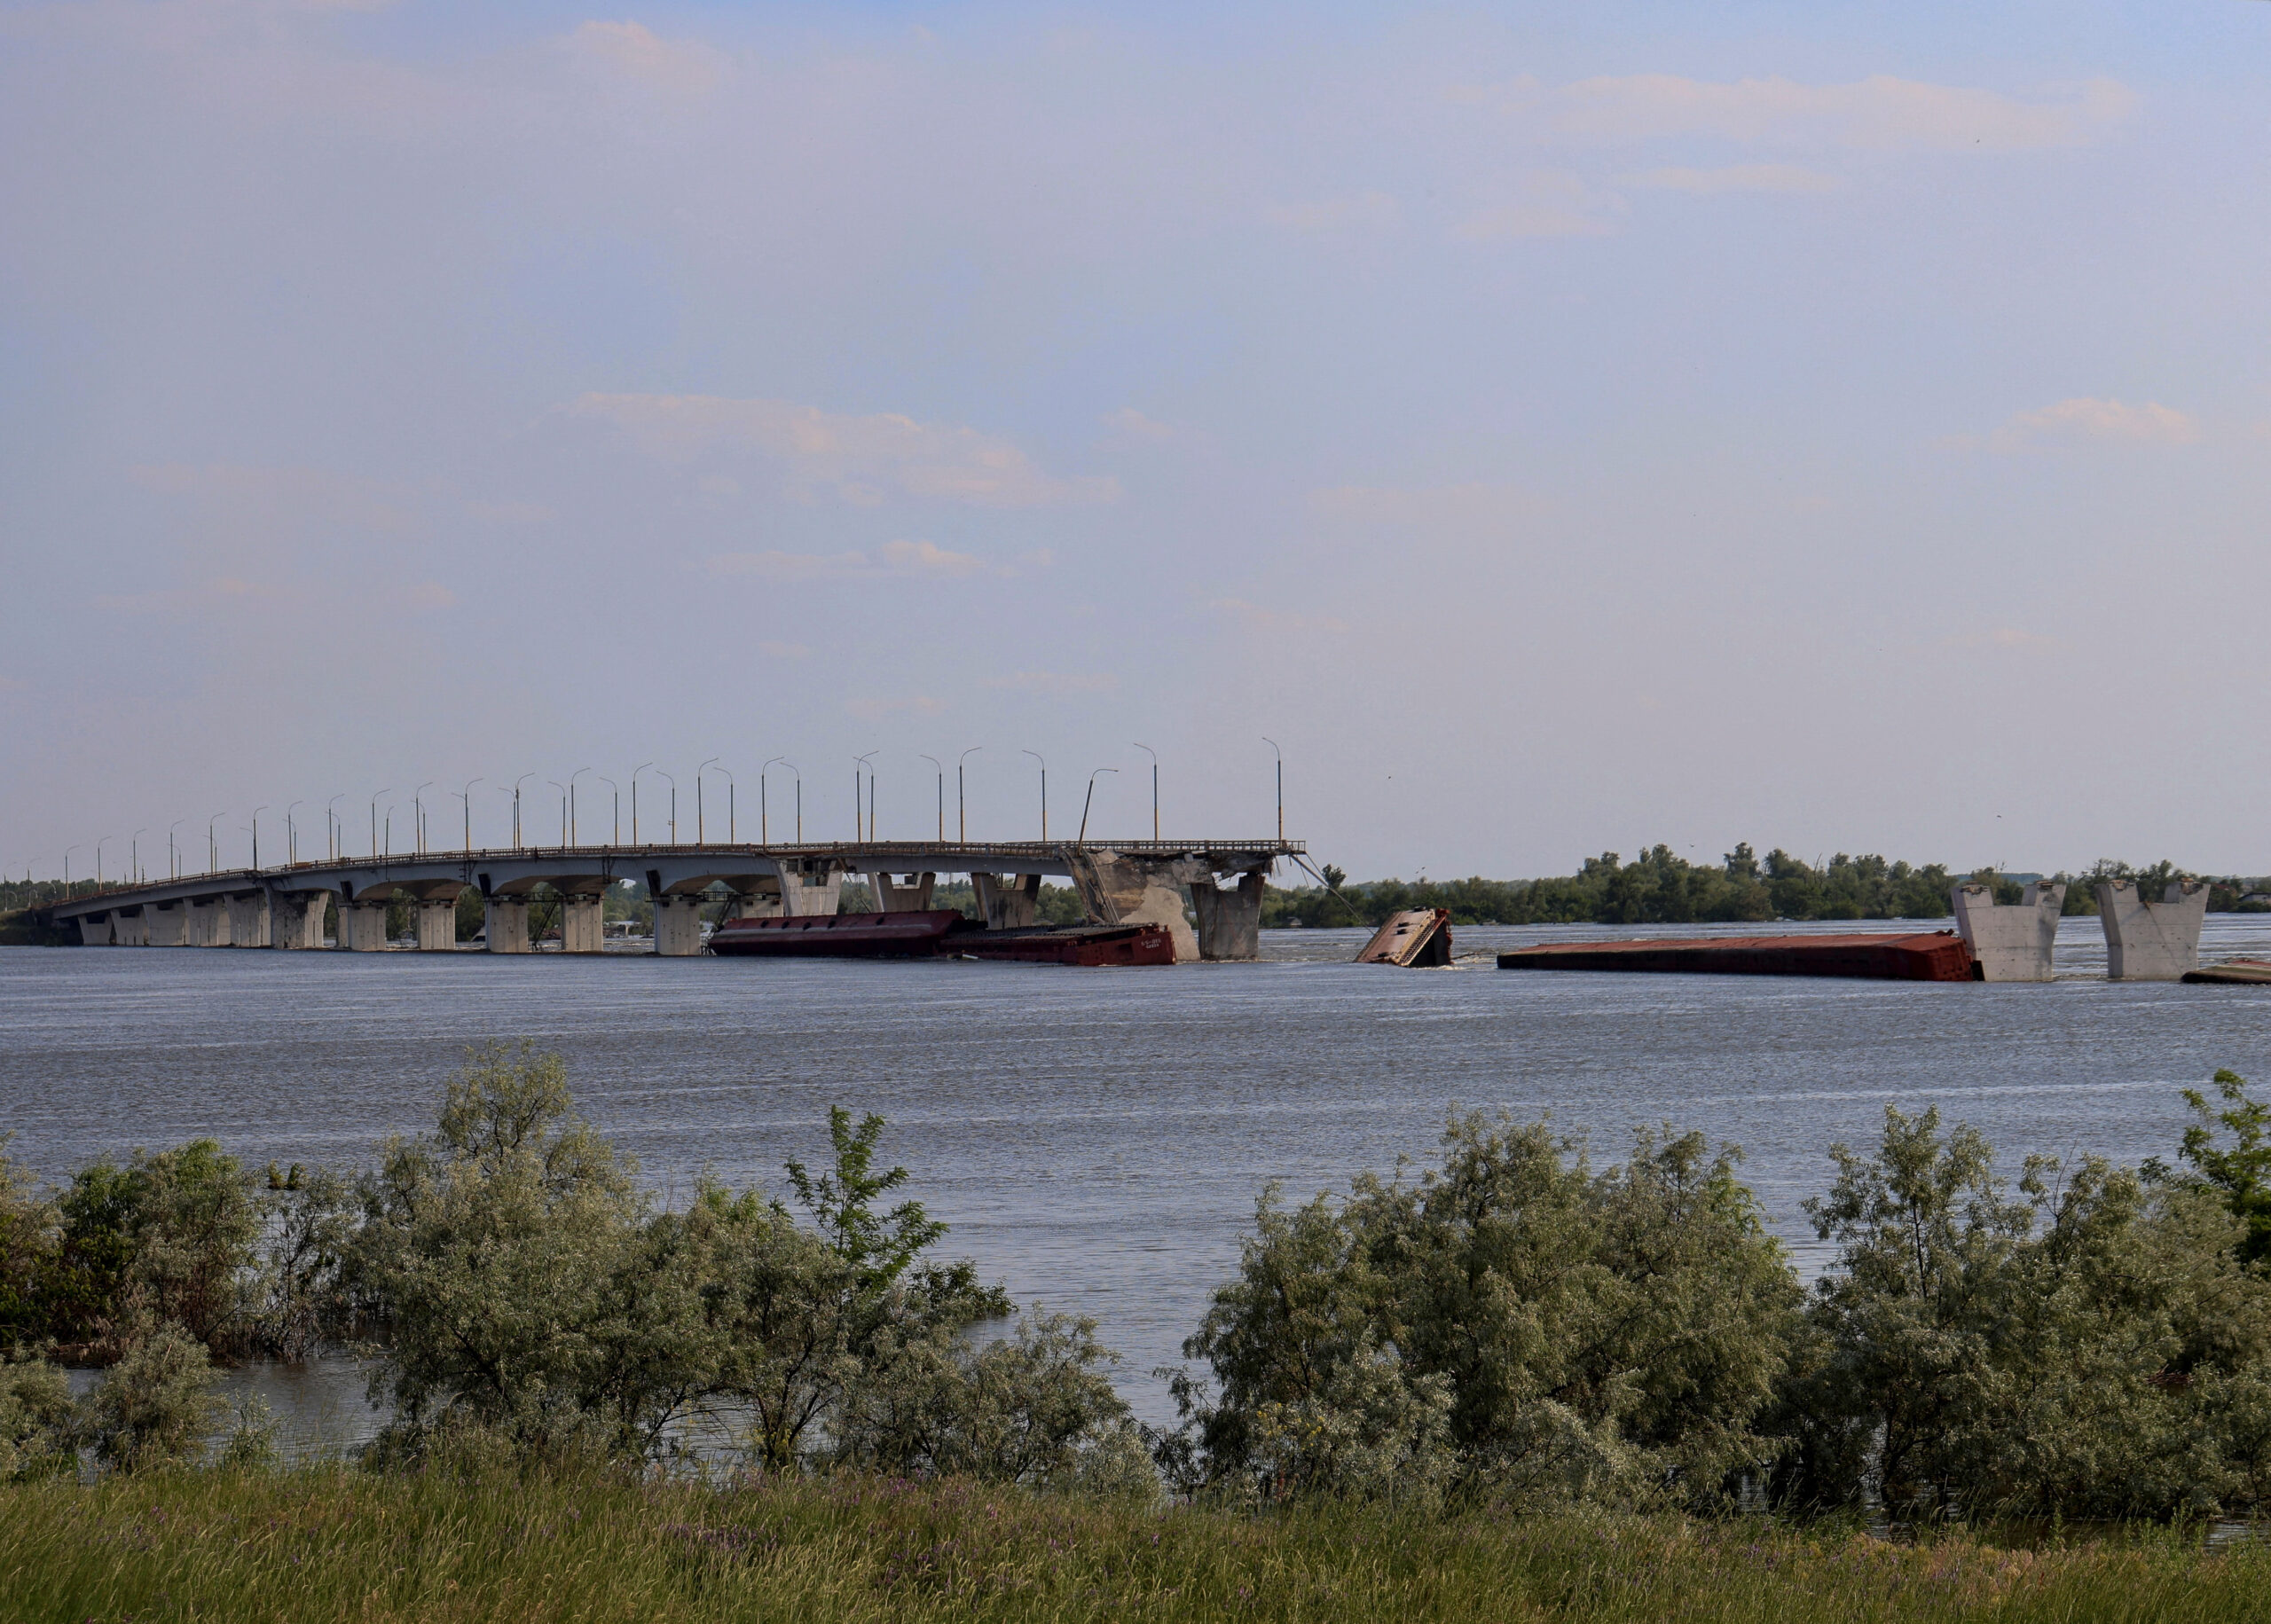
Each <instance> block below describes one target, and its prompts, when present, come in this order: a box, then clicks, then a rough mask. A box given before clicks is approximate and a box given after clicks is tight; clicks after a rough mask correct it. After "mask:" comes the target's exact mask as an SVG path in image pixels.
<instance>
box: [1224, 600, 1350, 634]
mask: <svg viewBox="0 0 2271 1624" xmlns="http://www.w3.org/2000/svg"><path fill="white" fill-rule="evenodd" d="M1198 607H1199V608H1201V609H1203V610H1205V611H1206V613H1208V614H1210V615H1222V616H1229V617H1230V618H1231V619H1234V620H1236V621H1238V622H1239V623H1240V624H1243V625H1244V626H1245V627H1246V630H1247V631H1249V632H1335V633H1338V632H1346V631H1348V622H1347V621H1345V620H1340V619H1337V618H1335V617H1334V616H1330V615H1301V614H1296V613H1294V612H1293V611H1292V610H1290V609H1273V608H1266V607H1265V606H1263V605H1261V604H1259V603H1253V602H1250V601H1248V600H1246V599H1244V598H1209V599H1207V600H1205V601H1204V602H1202V603H1200V604H1199V606H1198Z"/></svg>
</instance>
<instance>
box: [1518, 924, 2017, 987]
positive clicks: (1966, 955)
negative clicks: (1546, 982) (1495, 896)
mask: <svg viewBox="0 0 2271 1624" xmlns="http://www.w3.org/2000/svg"><path fill="white" fill-rule="evenodd" d="M1498 968H1499V969H1502V970H1638V971H1644V972H1654V973H1656V974H1668V975H1687V976H1842V977H1856V978H1859V979H1863V980H1871V981H1976V980H1978V979H1979V969H1978V963H1977V961H1976V960H1975V959H1974V958H1973V957H1972V954H1971V947H1970V945H1969V944H1968V943H1967V942H1966V941H1965V940H1964V939H1963V938H1961V936H1958V935H1957V934H1956V933H1955V932H1954V931H1953V930H1932V931H1925V932H1920V933H1917V934H1914V935H1901V936H1894V935H1890V934H1887V933H1884V932H1881V931H1880V932H1871V933H1869V934H1866V935H1853V936H1718V937H1696V938H1649V939H1644V940H1641V941H1634V942H1554V943H1548V944H1546V945H1543V946H1538V947H1518V948H1516V949H1514V950H1513V952H1511V953H1500V954H1499V955H1498Z"/></svg>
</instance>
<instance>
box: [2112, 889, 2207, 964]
mask: <svg viewBox="0 0 2271 1624" xmlns="http://www.w3.org/2000/svg"><path fill="white" fill-rule="evenodd" d="M2096 889H2097V915H2098V922H2099V923H2100V924H2101V925H2102V926H2103V927H2104V928H2105V974H2106V979H2108V980H2109V981H2176V980H2179V979H2181V977H2183V976H2184V974H2185V973H2186V972H2187V971H2188V970H2196V969H2199V968H2200V926H2201V924H2202V923H2203V922H2204V920H2205V919H2206V916H2207V913H2208V882H2207V881H2205V880H2171V881H2170V882H2169V883H2168V889H2167V890H2165V891H2164V892H2162V894H2161V899H2160V900H2159V901H2158V902H2151V901H2148V900H2147V899H2146V898H2143V897H2141V896H2139V895H2138V894H2137V888H2136V887H2135V886H2134V885H2132V884H2131V883H2129V882H2128V881H2126V880H2101V881H2099V882H2098V883H2097V888H2096Z"/></svg>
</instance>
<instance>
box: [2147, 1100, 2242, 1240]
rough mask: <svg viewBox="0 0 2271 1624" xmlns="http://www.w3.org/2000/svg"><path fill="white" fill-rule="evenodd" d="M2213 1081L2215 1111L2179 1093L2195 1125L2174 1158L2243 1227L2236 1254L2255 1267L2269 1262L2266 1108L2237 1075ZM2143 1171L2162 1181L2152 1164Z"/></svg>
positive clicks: (2156, 1166) (2187, 1129) (2187, 1131)
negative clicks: (2224, 1137) (2218, 1099)
mask: <svg viewBox="0 0 2271 1624" xmlns="http://www.w3.org/2000/svg"><path fill="white" fill-rule="evenodd" d="M2212 1081H2213V1082H2214V1084H2215V1087H2216V1091H2217V1093H2218V1094H2220V1095H2221V1096H2222V1099H2223V1104H2222V1107H2221V1108H2220V1109H2219V1108H2217V1107H2216V1106H2213V1105H2212V1104H2211V1103H2210V1102H2209V1101H2208V1096H2207V1095H2206V1094H2203V1093H2201V1092H2200V1090H2198V1089H2197V1088H2187V1089H2186V1090H2185V1091H2184V1102H2185V1103H2186V1104H2187V1105H2188V1106H2190V1107H2191V1108H2192V1114H2193V1115H2194V1116H2195V1117H2197V1118H2199V1120H2198V1121H2197V1122H2195V1123H2194V1124H2193V1125H2192V1126H2189V1127H2188V1128H2186V1129H2185V1130H2184V1142H2183V1144H2182V1146H2181V1148H2180V1149H2179V1150H2178V1152H2177V1154H2178V1155H2179V1156H2181V1157H2182V1158H2183V1159H2184V1161H2185V1162H2186V1163H2188V1165H2190V1166H2191V1168H2192V1169H2193V1173H2194V1176H2195V1178H2196V1181H2197V1182H2198V1184H2199V1185H2200V1186H2201V1187H2202V1188H2204V1189H2209V1190H2211V1191H2212V1192H2214V1193H2215V1195H2216V1196H2218V1197H2219V1198H2220V1199H2221V1200H2222V1201H2223V1202H2224V1203H2225V1204H2227V1205H2228V1206H2229V1207H2230V1208H2231V1211H2232V1214H2233V1216H2234V1217H2236V1218H2237V1219H2238V1220H2240V1221H2241V1222H2242V1223H2243V1224H2245V1225H2246V1226H2247V1234H2246V1238H2245V1239H2244V1240H2243V1242H2242V1243H2241V1245H2240V1255H2241V1256H2242V1257H2243V1258H2244V1259H2246V1260H2247V1261H2248V1262H2250V1263H2254V1264H2260V1263H2262V1262H2263V1261H2264V1259H2266V1258H2271V1104H2266V1103H2265V1102H2262V1101H2260V1100H2257V1099H2254V1098H2252V1097H2251V1096H2250V1095H2249V1094H2248V1092H2247V1079H2244V1078H2243V1077H2241V1076H2240V1075H2239V1073H2237V1072H2236V1071H2228V1070H2220V1071H2218V1072H2217V1073H2216V1075H2215V1077H2214V1079H2212ZM2219 1131H2221V1132H2222V1133H2225V1134H2230V1135H2231V1144H2230V1148H2229V1149H2226V1148H2225V1147H2224V1145H2223V1144H2222V1143H2220V1141H2219ZM2147 1170H2148V1172H2149V1173H2158V1174H2162V1175H2163V1176H2165V1169H2164V1168H2162V1167H2160V1166H2159V1165H2157V1164H2151V1163H2149V1164H2148V1165H2147Z"/></svg>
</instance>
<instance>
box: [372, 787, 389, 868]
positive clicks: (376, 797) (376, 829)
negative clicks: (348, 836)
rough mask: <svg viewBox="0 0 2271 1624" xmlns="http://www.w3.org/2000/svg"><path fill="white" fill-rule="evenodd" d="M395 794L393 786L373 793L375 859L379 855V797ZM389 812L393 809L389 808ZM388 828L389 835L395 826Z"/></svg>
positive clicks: (373, 849)
mask: <svg viewBox="0 0 2271 1624" xmlns="http://www.w3.org/2000/svg"><path fill="white" fill-rule="evenodd" d="M393 793H394V787H393V786H392V785H391V784H389V786H388V787H387V788H384V789H374V790H373V791H372V792H371V855H372V856H373V857H376V856H378V854H379V797H380V796H382V795H392V794H393ZM388 811H389V812H392V811H393V808H391V807H389V808H388ZM388 827H389V833H391V830H392V827H393V826H392V825H389V826H388ZM388 844H389V845H392V844H393V841H391V840H389V841H388Z"/></svg>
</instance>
